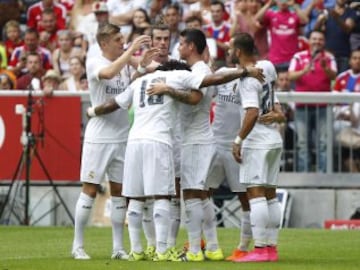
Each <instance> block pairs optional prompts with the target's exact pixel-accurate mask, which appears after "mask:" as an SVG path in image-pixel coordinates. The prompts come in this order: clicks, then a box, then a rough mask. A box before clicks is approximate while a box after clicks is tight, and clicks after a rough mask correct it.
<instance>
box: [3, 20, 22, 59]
mask: <svg viewBox="0 0 360 270" xmlns="http://www.w3.org/2000/svg"><path fill="white" fill-rule="evenodd" d="M4 44H5V47H6V55H7V60H8V62H10V58H11V54H12V52H13V51H14V49H15V48H16V47H19V46H22V45H24V40H23V39H22V38H21V30H20V23H19V22H18V21H15V20H11V21H8V22H7V23H6V24H5V42H4Z"/></svg>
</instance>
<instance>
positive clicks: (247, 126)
mask: <svg viewBox="0 0 360 270" xmlns="http://www.w3.org/2000/svg"><path fill="white" fill-rule="evenodd" d="M258 117H259V109H258V108H247V109H246V111H245V116H244V120H243V124H242V126H241V129H240V131H239V134H238V136H236V138H235V141H234V143H233V150H232V154H233V156H234V159H235V160H236V161H237V162H238V163H241V162H242V158H241V143H242V141H243V140H244V139H245V138H246V136H247V135H248V134H249V133H250V132H251V130H252V129H253V127H254V125H255V123H256V121H257V119H258Z"/></svg>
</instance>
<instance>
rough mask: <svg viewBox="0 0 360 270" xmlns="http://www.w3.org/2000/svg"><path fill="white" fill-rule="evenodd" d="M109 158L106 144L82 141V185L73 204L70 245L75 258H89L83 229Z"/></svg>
mask: <svg viewBox="0 0 360 270" xmlns="http://www.w3.org/2000/svg"><path fill="white" fill-rule="evenodd" d="M100 156H101V158H100ZM109 160H110V154H109V151H108V145H106V144H91V143H84V147H83V152H82V161H81V172H80V179H81V181H82V183H83V185H82V191H81V193H80V195H79V198H78V200H77V202H76V206H75V227H74V241H73V246H72V255H73V257H74V258H75V259H90V256H89V255H88V254H86V252H85V250H84V230H85V227H86V225H87V223H88V221H89V218H90V214H91V209H92V207H93V204H94V199H95V197H96V193H97V190H98V186H99V184H100V182H101V181H102V179H104V176H105V171H106V169H107V166H108V163H109Z"/></svg>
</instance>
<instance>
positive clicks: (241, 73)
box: [200, 67, 265, 87]
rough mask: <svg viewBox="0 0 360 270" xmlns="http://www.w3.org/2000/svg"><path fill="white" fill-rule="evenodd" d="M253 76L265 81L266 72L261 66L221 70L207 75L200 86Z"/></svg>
mask: <svg viewBox="0 0 360 270" xmlns="http://www.w3.org/2000/svg"><path fill="white" fill-rule="evenodd" d="M245 77H253V78H255V79H257V80H259V81H260V82H261V83H263V82H264V78H265V77H264V74H263V70H262V69H261V68H256V67H246V68H239V69H237V70H235V71H227V72H219V73H215V74H211V75H207V76H205V78H204V80H203V81H202V83H201V85H200V87H206V86H210V85H219V84H224V83H228V82H230V81H233V80H235V79H238V78H245Z"/></svg>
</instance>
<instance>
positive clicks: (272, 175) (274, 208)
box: [266, 149, 282, 261]
mask: <svg viewBox="0 0 360 270" xmlns="http://www.w3.org/2000/svg"><path fill="white" fill-rule="evenodd" d="M281 152H282V149H272V150H271V154H269V155H268V164H269V167H268V187H267V189H266V199H267V203H268V208H269V224H268V255H269V260H270V261H277V260H278V253H277V244H278V235H279V229H280V225H281V224H280V223H281V207H280V202H279V200H278V198H277V196H276V186H277V181H278V175H279V168H280V159H281Z"/></svg>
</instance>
